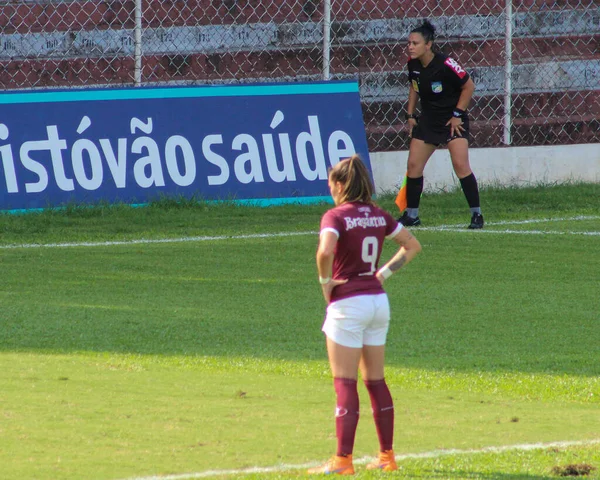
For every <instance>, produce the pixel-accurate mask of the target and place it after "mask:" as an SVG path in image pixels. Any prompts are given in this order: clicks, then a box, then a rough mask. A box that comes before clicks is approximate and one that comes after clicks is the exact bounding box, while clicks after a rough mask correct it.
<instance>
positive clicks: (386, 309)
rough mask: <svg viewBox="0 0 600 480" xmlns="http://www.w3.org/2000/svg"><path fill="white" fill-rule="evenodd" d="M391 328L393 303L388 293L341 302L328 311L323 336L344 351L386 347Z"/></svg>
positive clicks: (330, 306)
mask: <svg viewBox="0 0 600 480" xmlns="http://www.w3.org/2000/svg"><path fill="white" fill-rule="evenodd" d="M389 326H390V302H389V300H388V296H387V294H386V293H379V294H377V295H358V296H356V297H349V298H342V299H341V300H337V301H335V302H333V303H330V304H329V306H328V307H327V314H326V315H325V323H323V328H322V329H321V330H323V332H325V335H327V338H329V339H331V340H333V341H334V342H335V343H338V344H340V345H343V346H345V347H352V348H361V347H362V346H363V345H372V346H375V345H385V340H386V338H387V332H388V328H389Z"/></svg>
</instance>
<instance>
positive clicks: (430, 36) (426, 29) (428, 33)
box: [410, 20, 435, 43]
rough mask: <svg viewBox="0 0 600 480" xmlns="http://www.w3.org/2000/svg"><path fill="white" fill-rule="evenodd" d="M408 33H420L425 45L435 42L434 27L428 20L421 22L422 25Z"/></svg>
mask: <svg viewBox="0 0 600 480" xmlns="http://www.w3.org/2000/svg"><path fill="white" fill-rule="evenodd" d="M410 33H420V34H421V35H423V38H424V39H425V42H426V43H429V42H434V41H435V27H434V26H433V24H432V23H431V22H430V21H429V20H423V23H422V24H421V25H419V26H418V27H416V28H413V29H412V30H411V32H410Z"/></svg>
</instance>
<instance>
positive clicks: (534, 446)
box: [127, 439, 600, 480]
mask: <svg viewBox="0 0 600 480" xmlns="http://www.w3.org/2000/svg"><path fill="white" fill-rule="evenodd" d="M597 444H600V439H595V440H582V441H566V442H550V443H528V444H521V445H504V446H500V447H484V448H480V449H472V450H457V449H450V450H433V451H430V452H422V453H406V454H400V455H398V454H396V461H402V460H409V459H421V458H439V457H445V456H453V455H475V454H481V453H503V452H511V451H522V452H523V451H529V450H545V449H549V448H568V447H578V446H588V445H597ZM372 460H373V457H363V458H359V459H355V460H354V463H355V464H357V465H362V464H365V463H368V462H370V461H372ZM315 465H317V463H316V462H311V463H305V464H300V465H285V464H283V465H277V466H273V467H252V468H243V469H240V470H207V471H205V472H197V473H181V474H175V475H154V476H151V477H136V478H129V479H127V480H188V479H193V478H208V477H214V476H218V475H236V476H241V475H250V474H253V473H281V472H285V471H287V470H303V469H306V468H310V467H314V466H315Z"/></svg>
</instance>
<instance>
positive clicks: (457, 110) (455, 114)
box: [452, 108, 466, 118]
mask: <svg viewBox="0 0 600 480" xmlns="http://www.w3.org/2000/svg"><path fill="white" fill-rule="evenodd" d="M465 113H466V112H465V111H464V110H462V109H460V108H455V109H454V110H453V111H452V116H453V117H456V118H463V117H464V116H465Z"/></svg>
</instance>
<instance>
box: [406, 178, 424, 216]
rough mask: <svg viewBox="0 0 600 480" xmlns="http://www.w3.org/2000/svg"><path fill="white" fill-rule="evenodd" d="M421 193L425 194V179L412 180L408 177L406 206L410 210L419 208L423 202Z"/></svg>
mask: <svg viewBox="0 0 600 480" xmlns="http://www.w3.org/2000/svg"><path fill="white" fill-rule="evenodd" d="M421 193H423V177H422V176H421V177H418V178H411V177H406V206H407V209H409V208H417V209H418V208H419V202H420V201H421Z"/></svg>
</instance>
